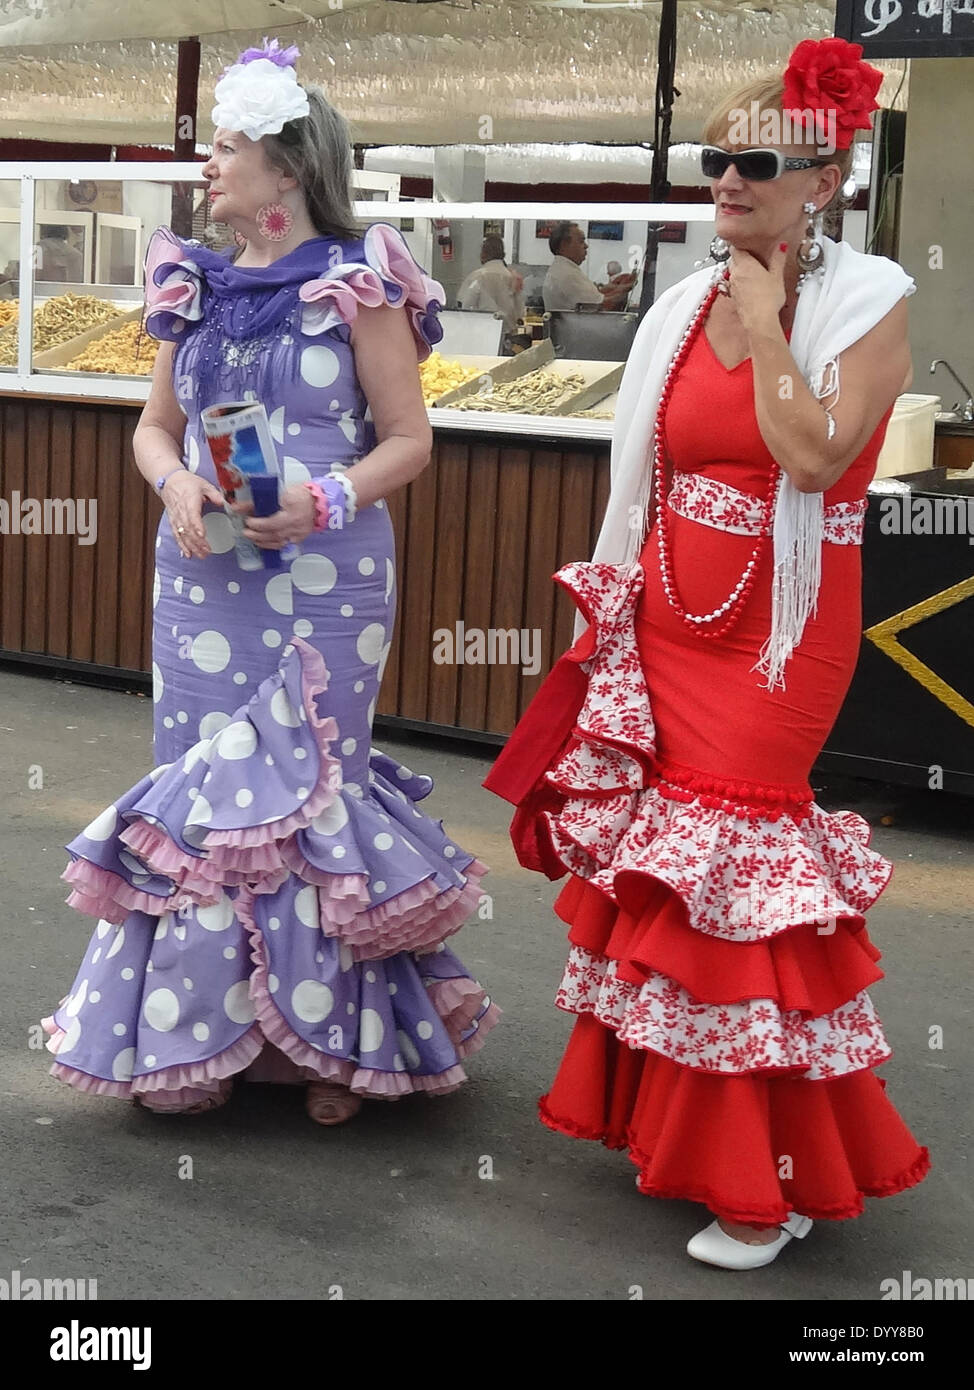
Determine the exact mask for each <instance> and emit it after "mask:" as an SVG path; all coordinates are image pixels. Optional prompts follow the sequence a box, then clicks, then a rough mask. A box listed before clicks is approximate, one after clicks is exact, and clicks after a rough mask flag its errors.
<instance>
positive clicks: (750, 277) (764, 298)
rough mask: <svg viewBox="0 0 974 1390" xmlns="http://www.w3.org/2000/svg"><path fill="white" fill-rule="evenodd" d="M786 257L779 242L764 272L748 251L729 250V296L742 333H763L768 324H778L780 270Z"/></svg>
mask: <svg viewBox="0 0 974 1390" xmlns="http://www.w3.org/2000/svg"><path fill="white" fill-rule="evenodd" d="M782 247H783V248H784V249H782ZM787 254H788V247H787V245H786V244H785V243H784V242H782V243H780V244H779V245H778V246H776V247H775V249H774V251H773V252H772V253H771V260H770V261H769V263H768V268H767V270H766V269H765V268H764V266H763V265H762V264H761V262H760V261H759V260H758V258H757V256H754V255H752V254H751V252H750V251H742V250H740V249H739V248H738V247H736V246H732V247H731V254H730V261H729V262H728V268H729V270H730V282H729V283H730V297H731V303H732V304H733V305H734V308H735V310H736V312H737V317H738V318H739V319H740V321H741V323H742V324H743V326H744V329H745V332H747V333H752V332H754V331H756V330H761V331H765V332H766V331H767V329H768V327H769V325H771V324H777V323H778V321H779V320H778V316H779V314H780V313H781V310H782V309H783V308H784V304H785V297H786V296H785V275H784V271H785V258H786V256H787Z"/></svg>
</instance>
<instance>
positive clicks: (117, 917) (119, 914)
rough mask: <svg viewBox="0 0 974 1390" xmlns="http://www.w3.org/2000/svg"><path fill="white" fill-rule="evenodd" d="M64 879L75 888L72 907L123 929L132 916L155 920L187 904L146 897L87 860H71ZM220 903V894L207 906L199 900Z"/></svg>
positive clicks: (177, 898)
mask: <svg viewBox="0 0 974 1390" xmlns="http://www.w3.org/2000/svg"><path fill="white" fill-rule="evenodd" d="M61 877H62V878H63V879H64V880H65V882H66V883H71V884H73V885H74V891H73V892H72V893H70V894H69V895H68V897H67V898H66V900H65V901H66V902H67V903H68V905H69V906H70V907H73V908H74V909H75V910H76V911H77V912H83V913H85V915H86V916H88V917H98V918H101V919H103V920H104V921H106V922H111V923H113V925H115V926H121V925H122V924H123V923H124V921H125V919H126V917H127V916H128V915H129V913H130V912H147V913H149V915H150V916H152V917H159V916H161V915H162V913H164V912H171V911H172V910H173V909H174V908H177V907H179V906H182V904H183V902H184V901H185V899H181V897H180V896H177V894H175V893H174V894H172V895H171V896H169V897H160V896H159V895H158V894H155V893H143V892H142V890H141V889H140V888H133V887H132V886H131V884H129V883H126V881H125V879H124V878H119V876H118V874H113V873H112V872H111V870H109V869H103V868H101V866H100V865H99V864H92V863H91V862H90V861H89V860H87V859H75V860H72V861H71V863H70V864H69V865H68V867H67V868H66V869H65V871H64V873H63V874H62V875H61ZM193 901H195V899H194V900H193ZM218 901H219V894H217V896H216V897H214V896H212V895H211V896H210V897H209V899H208V900H207V901H206V902H203V900H202V899H200V902H201V904H202V905H203V906H209V905H211V904H212V903H215V902H218Z"/></svg>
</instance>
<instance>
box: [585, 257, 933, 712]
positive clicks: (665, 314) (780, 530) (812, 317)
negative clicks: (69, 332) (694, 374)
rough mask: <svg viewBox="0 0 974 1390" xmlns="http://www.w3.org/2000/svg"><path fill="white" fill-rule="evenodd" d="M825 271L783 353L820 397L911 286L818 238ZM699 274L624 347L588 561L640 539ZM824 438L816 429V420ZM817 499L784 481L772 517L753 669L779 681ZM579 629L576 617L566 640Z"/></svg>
mask: <svg viewBox="0 0 974 1390" xmlns="http://www.w3.org/2000/svg"><path fill="white" fill-rule="evenodd" d="M824 246H825V256H824V269H823V270H822V272H821V273H820V274H817V275H814V276H812V277H811V278H810V279H809V280H808V281H806V283H805V286H804V287H803V289H802V291H801V293H800V294H799V297H798V307H797V309H796V312H795V321H794V324H793V327H792V333H791V340H790V346H791V352H792V356H793V357H794V359H795V363H796V365H797V366H798V369H799V371H800V372H801V375H802V377H803V379H804V380H805V382H806V384H807V385H808V387H809V390H810V391H811V392H812V394H813V395H815V396H819V397H822V396H825V395H826V393H829V392H833V391H835V390H836V389H837V387H838V385H839V381H840V373H839V360H840V354H841V353H842V352H844V350H845V349H846V348H847V347H850V346H851V345H852V344H853V343H855V342H857V341H858V340H859V339H860V338H861V337H863V335H864V334H866V333H868V332H869V330H870V329H871V328H874V327H875V326H876V324H877V323H879V321H880V320H881V319H882V318H885V316H886V315H887V314H888V313H889V311H890V310H891V309H892V308H893V307H894V305H895V304H896V303H897V302H898V301H899V300H900V299H902V298H903V296H904V295H910V294H913V293H914V291H915V290H916V284H915V282H914V281H913V279H912V278H911V277H910V276H909V275H907V273H906V271H905V270H903V268H902V267H901V266H899V265H897V264H896V262H895V261H891V260H888V259H887V258H886V257H885V256H867V255H863V254H862V253H861V252H859V251H854V250H853V248H852V247H851V246H849V244H848V243H847V242H838V243H837V242H833V241H830V240H828V239H827V238H826V239H825V242H824ZM712 275H713V270H712V268H711V267H705V268H704V269H702V270H698V271H695V272H694V273H693V274H692V275H688V276H687V277H686V279H684V280H681V281H680V282H679V284H676V285H673V286H672V287H671V288H670V289H669V290H667V291H666V292H665V293H664V294H662V295H661V296H660V298H659V299H658V300H657V301H656V303H655V304H654V305H653V306H652V308H651V309H650V310H649V312H648V313H647V314H646V316H645V318H644V319H643V321H642V323H641V324H640V325H639V329H638V330H637V332H636V336H635V339H634V340H633V345H632V349H631V351H630V353H629V357H628V359H627V361H626V368H625V372H624V373H623V378H622V382H621V384H620V387H619V400H618V404H617V406H616V413H615V423H614V425H613V432H612V449H611V463H610V472H611V481H612V487H611V492H610V495H609V501H608V505H607V507H606V512H605V517H604V519H603V522H602V529H601V531H600V532H599V537H598V541H597V542H596V546H595V551H594V553H593V555H592V559H593V561H596V562H605V563H608V564H617V565H621V564H631V563H633V562H635V561H636V558H637V556H638V555H639V552H640V549H641V544H642V540H643V538H644V536H645V532H646V522H647V517H648V512H649V505H650V499H651V494H652V466H653V459H652V449H653V427H654V424H655V420H656V413H657V410H658V408H659V400H660V394H661V391H662V386H663V380H664V378H665V375H666V370H667V368H668V366H669V364H670V361H671V359H672V357H673V354H674V353H675V352H676V350H677V347H678V346H679V343H680V339H681V338H682V336H683V333H684V332H685V330H686V328H687V326H688V324H689V323H690V322H691V320H692V319H693V316H694V314H695V313H696V312H697V310H698V309H699V307H700V305H701V304H702V302H703V300H704V298H705V297H706V295H707V291H708V290H709V288H710V285H711V281H712ZM823 436H824V422H823ZM822 513H823V501H822V493H820V492H816V493H802V492H799V491H798V489H797V488H796V487H795V486H794V484H793V483H792V482H791V480H790V479H789V478H788V477H787V476H785V477H784V478H783V479H782V483H781V487H780V489H779V492H778V500H777V504H776V506H775V514H774V564H775V576H774V584H773V590H772V599H773V603H772V622H771V630H770V632H769V635H768V643H767V644H766V646H765V649H764V650H763V651H762V654H761V661H760V664H759V668H758V669H759V670H760V671H761V672H762V674H764V675H765V676H766V677H767V678H768V685H769V687H770V688H774V687H775V686H776V685H781V684H783V671H784V665H785V662H786V661H787V658H788V655H789V654H790V652H791V651H793V650H794V648H795V646H797V644H798V642H799V641H800V640H801V634H802V631H803V630H804V626H805V622H806V621H807V618H808V617H809V615H810V614H811V613H812V612H814V609H815V603H816V600H817V597H818V589H819V580H820V574H821V545H822V524H823V523H822ZM584 630H585V621H584V619H583V618H582V616H581V615H580V614H579V615H578V616H577V617H576V622H575V635H576V637H578V636H580V635H581V633H582V632H583V631H584Z"/></svg>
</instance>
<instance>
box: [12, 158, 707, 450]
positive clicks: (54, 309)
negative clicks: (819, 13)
mask: <svg viewBox="0 0 974 1390" xmlns="http://www.w3.org/2000/svg"><path fill="white" fill-rule="evenodd" d="M201 169H202V165H200V164H181V165H174V164H165V165H161V164H125V163H112V164H40V163H38V164H24V165H11V164H6V165H4V164H0V262H2V264H0V276H2V277H3V278H0V391H3V392H6V393H9V392H12V391H16V392H24V393H25V394H31V395H42V396H43V395H48V396H53V397H56V398H65V397H70V398H75V397H77V398H80V399H85V398H86V397H96V398H99V399H109V400H118V401H127V402H130V403H133V404H135V403H138V402H141V401H143V400H145V398H146V396H147V394H148V380H147V378H148V376H149V375H150V374H151V371H152V366H153V362H154V360H155V355H156V344H155V342H154V340H153V339H151V338H150V337H149V336H148V335H147V334H146V333H145V330H144V327H143V326H142V314H141V310H142V302H143V286H142V263H143V258H144V254H145V246H146V243H147V241H148V238H149V236H150V235H151V233H152V231H153V229H154V228H155V227H157V226H159V225H163V224H164V225H169V223H170V219H171V216H172V208H173V201H174V192H175V190H176V189H177V186H179V187H180V188H182V189H185V188H186V187H187V186H189V187H191V188H192V189H193V198H192V209H193V234H194V236H195V237H197V238H199V239H202V240H204V242H205V243H206V244H207V245H210V246H215V247H220V246H229V245H231V244H232V234H231V233H230V230H229V229H228V228H227V227H225V226H223V225H221V224H214V223H210V222H209V221H208V216H209V206H208V204H207V201H206V198H205V181H204V179H203V177H202V173H201ZM353 195H354V199H355V202H354V208H355V213H356V216H357V217H358V218H359V220H360V222H361V223H362V225H363V227H364V226H366V225H368V223H369V222H372V221H377V220H382V221H387V222H389V223H390V224H391V225H392V226H394V227H396V228H397V229H398V230H400V231H401V233H402V235H403V238H404V240H405V241H406V244H407V245H408V246H409V249H410V251H411V252H412V254H413V256H414V257H415V259H416V260H417V262H418V263H419V264H420V265H421V266H422V267H423V269H424V270H426V271H427V273H428V274H429V275H431V276H432V277H433V278H434V279H435V280H438V281H439V282H440V283H441V284H442V285H443V288H444V292H445V305H444V309H443V311H442V313H441V315H440V322H441V325H442V327H443V331H444V336H443V339H442V341H441V342H440V343H439V344H438V345H437V348H436V350H435V351H434V353H433V354H432V355H431V357H430V358H429V360H428V361H427V362H425V363H423V364H421V366H420V378H421V382H422V386H423V393H424V399H425V401H426V404H427V407H428V408H429V411H430V418H431V421H432V422H433V424H434V426H435V427H436V428H437V429H439V430H444V431H450V430H454V431H456V430H459V431H463V432H470V431H477V430H480V431H483V432H485V433H487V434H497V433H503V432H505V431H509V430H512V429H513V430H515V431H516V432H518V433H522V434H523V433H525V432H526V433H528V434H534V435H545V434H546V435H549V436H550V435H552V434H554V435H556V436H560V437H571V436H573V435H577V436H579V437H581V438H583V439H586V438H587V439H601V440H608V439H609V437H610V436H611V425H612V418H613V407H614V403H615V399H616V392H617V388H618V384H619V380H620V379H621V375H622V367H623V365H624V363H625V359H626V356H627V354H628V351H629V348H630V346H631V344H632V339H633V336H634V334H635V331H636V327H637V325H638V321H639V314H638V308H639V304H640V302H641V296H642V291H643V277H644V275H645V274H646V273H647V255H646V251H647V235H648V231H649V228H650V227H651V226H653V227H660V226H662V225H663V224H662V222H660V223H652V222H651V221H650V219H651V218H652V217H653V215H654V214H655V215H656V216H657V217H659V218H660V219H663V218H665V219H666V221H665V228H666V234H665V236H664V235H659V236H658V240H657V238H656V237H654V238H653V244H654V247H655V252H654V263H653V264H652V265H651V266H650V267H649V273H651V274H652V275H653V278H654V289H655V293H657V294H658V293H661V292H662V291H663V290H664V289H666V288H667V287H668V286H669V285H671V284H674V283H675V282H676V281H677V280H679V279H681V278H682V277H683V276H684V275H686V274H687V273H688V272H689V271H690V270H691V269H692V268H693V265H694V263H695V262H697V261H700V260H702V259H703V258H704V257H705V256H706V253H707V244H708V242H709V238H710V234H711V233H710V226H711V223H712V210H711V208H710V207H709V205H707V204H692V205H686V206H678V205H666V206H665V207H664V206H652V205H647V204H608V203H601V204H582V203H579V204H549V203H528V202H525V203H481V204H473V203H470V204H452V203H439V202H426V201H423V202H420V201H403V200H402V199H401V198H400V194H399V179H398V176H396V175H389V174H377V173H374V172H372V171H363V170H356V171H355V175H354V189H353ZM561 222H564V223H568V224H570V225H571V226H573V227H574V228H575V229H576V230H575V232H574V233H573V241H572V244H571V246H570V247H568V248H566V250H565V253H564V254H560V255H558V256H556V255H554V254H553V253H552V251H551V249H550V245H549V238H550V236H551V233H552V231H553V230H554V229H555V228H556V227H557V226H558V224H559V223H561ZM558 272H561V273H560V274H559V273H558ZM22 306H25V307H28V308H29V312H28V313H27V314H22V313H21V308H22Z"/></svg>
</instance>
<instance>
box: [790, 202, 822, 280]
mask: <svg viewBox="0 0 974 1390" xmlns="http://www.w3.org/2000/svg"><path fill="white" fill-rule="evenodd" d="M802 212H804V213H805V215H806V216H807V217H808V226H807V227H806V229H805V237H804V240H803V241H802V242H801V243H800V244H799V247H798V250H797V251H796V252H795V261H796V262H797V265H798V269H799V271H800V272H801V274H800V277H799V280H798V288H799V289H801V287H802V285H803V284H804V283H805V280H806V279H807V278H808V276H809V275H812V274H814V272H815V271H816V270H818V269H820V268H821V266H822V263H823V258H824V256H825V248H824V246H823V245H822V243H821V241H819V239H818V236H817V232H816V227H815V218H816V214H817V212H818V209H817V208H816V206H815V204H814V203H813V202H811V201H809V202H807V203H803V204H802Z"/></svg>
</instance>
